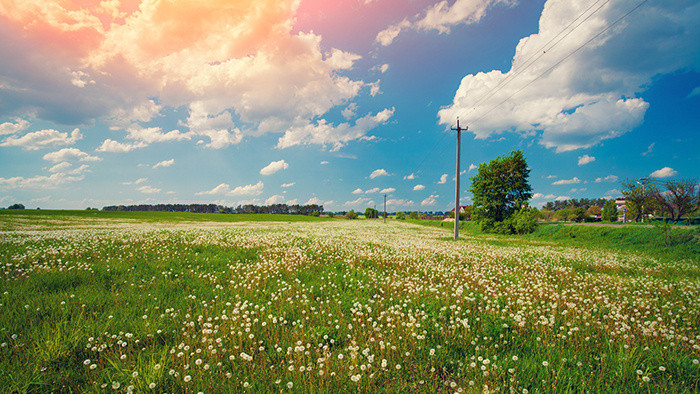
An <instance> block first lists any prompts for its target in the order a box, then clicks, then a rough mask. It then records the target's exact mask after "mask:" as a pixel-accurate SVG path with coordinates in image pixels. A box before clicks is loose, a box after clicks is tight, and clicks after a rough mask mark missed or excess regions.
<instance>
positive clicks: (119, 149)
mask: <svg viewBox="0 0 700 394" xmlns="http://www.w3.org/2000/svg"><path fill="white" fill-rule="evenodd" d="M147 146H148V144H147V143H145V142H142V141H141V142H134V143H132V144H126V143H121V142H117V141H114V140H111V139H109V138H107V139H106V140H104V141H103V142H102V145H100V147H99V148H97V149H95V151H96V152H112V153H125V152H130V151H132V150H134V149H141V148H145V147H147Z"/></svg>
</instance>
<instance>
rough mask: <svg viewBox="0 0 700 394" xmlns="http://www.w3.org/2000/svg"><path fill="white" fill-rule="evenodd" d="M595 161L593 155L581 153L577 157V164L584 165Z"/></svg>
mask: <svg viewBox="0 0 700 394" xmlns="http://www.w3.org/2000/svg"><path fill="white" fill-rule="evenodd" d="M594 161H595V157H594V156H588V155H583V156H579V157H578V165H580V166H584V165H586V164H588V163H592V162H594Z"/></svg>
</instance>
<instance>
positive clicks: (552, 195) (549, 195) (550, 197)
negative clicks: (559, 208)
mask: <svg viewBox="0 0 700 394" xmlns="http://www.w3.org/2000/svg"><path fill="white" fill-rule="evenodd" d="M555 197H556V196H555V195H554V194H547V195H546V196H544V198H546V199H548V200H551V199H553V198H555Z"/></svg>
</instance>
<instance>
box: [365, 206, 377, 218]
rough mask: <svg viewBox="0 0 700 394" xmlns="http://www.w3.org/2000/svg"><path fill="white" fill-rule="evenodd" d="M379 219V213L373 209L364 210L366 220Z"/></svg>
mask: <svg viewBox="0 0 700 394" xmlns="http://www.w3.org/2000/svg"><path fill="white" fill-rule="evenodd" d="M378 217H379V211H377V210H376V209H374V208H369V207H368V208H367V209H365V218H367V219H376V218H378Z"/></svg>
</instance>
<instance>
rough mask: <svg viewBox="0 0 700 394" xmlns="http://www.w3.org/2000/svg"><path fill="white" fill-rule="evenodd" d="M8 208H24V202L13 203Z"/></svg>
mask: <svg viewBox="0 0 700 394" xmlns="http://www.w3.org/2000/svg"><path fill="white" fill-rule="evenodd" d="M7 209H24V204H12V205H10V206H9V207H7Z"/></svg>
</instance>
